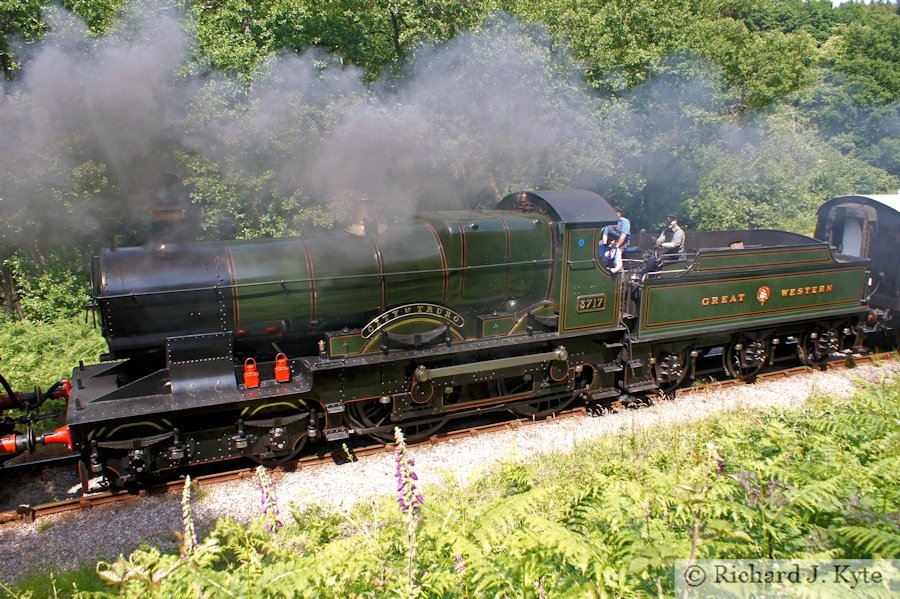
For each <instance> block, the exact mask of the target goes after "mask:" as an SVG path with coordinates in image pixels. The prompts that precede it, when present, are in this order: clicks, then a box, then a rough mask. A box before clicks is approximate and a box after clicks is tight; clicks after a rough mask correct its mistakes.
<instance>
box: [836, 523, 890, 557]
mask: <svg viewBox="0 0 900 599" xmlns="http://www.w3.org/2000/svg"><path fill="white" fill-rule="evenodd" d="M837 531H838V532H839V533H840V534H842V535H844V536H845V537H847V538H848V539H849V540H850V541H852V542H853V544H854V545H856V546H857V547H859V548H860V549H862V550H863V551H864V552H865V557H885V558H895V557H896V556H898V555H900V534H898V532H897V530H896V528H895V529H894V530H892V531H889V530H881V529H880V528H875V527H873V526H841V527H838V528H837ZM859 557H863V556H859Z"/></svg>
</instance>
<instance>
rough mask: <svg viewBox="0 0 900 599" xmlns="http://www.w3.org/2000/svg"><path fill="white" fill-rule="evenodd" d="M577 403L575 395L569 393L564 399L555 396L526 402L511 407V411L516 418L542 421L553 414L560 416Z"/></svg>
mask: <svg viewBox="0 0 900 599" xmlns="http://www.w3.org/2000/svg"><path fill="white" fill-rule="evenodd" d="M573 401H575V394H574V393H567V394H565V395H564V396H562V397H559V396H553V397H545V398H542V399H535V400H532V401H524V402H521V403H517V404H513V405H511V406H509V411H510V412H512V413H513V414H515V415H516V416H524V417H525V418H533V419H535V420H540V419H541V418H546V417H547V416H552V415H553V414H558V413H560V412H562V411H563V410H565V409H566V408H567V407H569V404H571V403H572V402H573Z"/></svg>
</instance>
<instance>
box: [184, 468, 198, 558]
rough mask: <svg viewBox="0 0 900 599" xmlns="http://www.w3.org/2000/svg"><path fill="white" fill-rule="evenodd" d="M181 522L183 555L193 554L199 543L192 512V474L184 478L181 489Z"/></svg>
mask: <svg viewBox="0 0 900 599" xmlns="http://www.w3.org/2000/svg"><path fill="white" fill-rule="evenodd" d="M181 522H182V526H183V530H184V532H183V533H182V535H181V557H187V556H188V555H190V554H191V552H192V551H193V549H194V547H195V546H196V545H197V544H198V541H197V531H196V530H195V529H194V516H193V513H192V512H191V475H190V474H188V475H187V476H186V477H185V479H184V487H182V490H181Z"/></svg>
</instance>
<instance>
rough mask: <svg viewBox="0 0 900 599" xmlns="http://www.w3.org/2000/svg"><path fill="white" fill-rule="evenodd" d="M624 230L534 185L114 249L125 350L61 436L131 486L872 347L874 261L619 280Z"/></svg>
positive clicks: (792, 248) (701, 238)
mask: <svg viewBox="0 0 900 599" xmlns="http://www.w3.org/2000/svg"><path fill="white" fill-rule="evenodd" d="M616 221H617V216H616V214H615V212H614V211H613V209H612V208H611V207H610V205H609V204H608V203H607V202H606V201H605V200H604V199H603V198H602V197H600V196H599V195H597V194H595V193H592V192H588V191H540V192H521V193H515V194H511V195H509V196H507V197H506V198H504V199H503V200H502V201H501V202H500V203H499V204H498V205H497V207H496V209H494V210H490V211H456V212H422V213H419V214H417V215H416V217H415V219H414V220H412V221H411V222H408V223H404V224H400V225H394V226H382V225H380V224H379V223H378V222H376V221H375V220H374V219H366V218H363V219H362V220H361V222H360V223H357V225H356V226H355V227H354V228H353V229H352V230H347V231H336V232H332V233H329V234H322V235H317V236H309V237H301V238H290V239H277V240H260V241H243V242H219V243H188V242H184V241H179V240H177V239H162V240H160V239H157V240H155V241H154V242H153V243H150V244H148V245H146V246H143V247H136V248H118V249H109V250H105V251H104V252H103V253H102V254H101V255H100V257H99V260H98V263H97V266H96V269H95V274H94V276H93V278H94V283H93V284H94V295H95V301H96V307H97V310H98V313H99V315H100V320H101V323H102V329H103V334H104V335H105V337H106V339H107V341H108V344H109V349H110V353H109V354H108V355H107V356H106V357H105V358H106V360H105V361H103V362H101V363H100V364H96V365H90V366H85V365H80V366H79V367H78V368H76V369H75V371H74V372H73V377H72V382H71V384H72V388H71V395H70V399H69V407H68V413H67V425H66V427H64V430H63V429H61V431H62V432H60V431H58V432H57V433H58V436H57V437H50V438H48V440H47V442H61V441H59V440H58V439H63V440H65V441H66V442H68V443H70V444H71V445H72V446H73V447H75V448H76V449H77V450H79V451H80V452H81V453H82V458H83V460H82V465H83V473H84V475H85V477H87V476H89V475H90V474H92V473H100V472H103V473H105V474H106V476H107V477H108V478H110V479H111V480H113V481H114V482H117V483H119V484H124V483H128V482H132V481H136V480H141V479H142V478H145V477H148V476H153V475H155V474H158V473H160V472H162V471H165V470H172V469H180V468H183V467H184V466H186V465H190V464H198V463H203V462H209V461H215V460H222V459H230V458H236V457H248V458H251V459H253V460H256V461H258V462H260V463H263V464H276V463H279V462H283V461H286V460H290V459H292V458H293V457H295V456H296V455H298V454H299V453H300V452H302V451H303V449H304V447H305V446H306V445H307V444H308V443H310V442H317V443H320V442H326V441H341V440H345V439H348V438H351V437H357V436H370V437H373V438H376V439H381V440H389V439H391V438H392V431H393V429H394V427H395V426H399V427H401V428H402V429H404V430H405V432H406V434H407V436H408V437H409V438H412V439H417V438H422V437H425V436H428V435H431V434H434V433H435V432H437V431H438V430H439V429H440V428H441V427H442V426H444V425H445V424H446V423H447V422H448V421H450V420H451V419H458V418H466V417H471V416H473V415H476V414H484V413H488V412H496V411H509V412H512V413H514V414H517V415H520V416H526V417H542V416H545V415H548V414H551V413H554V412H557V411H560V410H562V409H564V408H565V407H566V406H568V405H569V404H570V403H571V402H573V401H574V400H576V399H581V400H583V401H586V402H596V401H599V400H603V399H608V398H617V397H620V396H629V395H632V394H638V393H644V392H652V391H656V390H658V389H663V390H668V389H672V388H675V387H677V386H678V385H680V384H683V383H684V382H685V381H686V380H688V379H690V378H691V377H693V376H694V375H695V374H696V373H697V372H698V368H699V366H700V365H701V364H703V363H704V362H709V361H710V360H719V363H720V364H721V366H722V367H724V368H725V369H726V370H727V371H728V372H729V373H731V374H732V375H734V376H737V377H750V376H753V374H755V373H756V372H757V371H758V370H759V369H760V368H762V367H763V365H764V364H766V363H768V362H770V361H772V360H773V359H774V357H775V356H776V354H777V353H778V352H780V351H784V348H796V351H797V352H799V354H800V356H801V358H802V359H803V360H804V361H806V362H807V363H816V362H820V361H823V360H825V359H826V358H827V357H828V356H829V355H830V354H832V353H833V352H835V351H838V350H841V349H843V348H845V347H847V346H849V345H853V344H854V343H856V342H857V332H858V331H859V324H860V322H861V320H862V319H863V318H865V316H866V313H867V308H866V306H865V305H864V298H865V288H866V284H867V276H868V272H867V261H866V260H864V259H859V258H851V257H846V256H841V257H839V259H838V257H836V256H835V255H833V254H832V253H831V250H830V248H829V246H828V245H827V244H825V243H822V242H819V241H816V240H814V239H812V238H809V237H805V236H802V235H797V234H792V233H786V232H781V231H728V232H715V233H705V234H691V235H690V236H689V248H688V252H687V253H685V254H684V255H682V256H680V257H679V259H677V260H671V261H668V262H663V263H662V264H661V266H659V267H658V268H656V269H654V270H648V269H647V268H646V267H645V266H644V262H643V261H642V260H640V259H635V260H628V268H627V269H626V271H625V272H624V273H618V274H612V273H610V272H609V271H608V270H607V269H606V268H605V267H604V266H603V265H602V264H601V262H600V260H599V256H598V245H599V243H600V232H601V229H602V228H603V227H604V226H605V225H608V224H614V223H615V222H616ZM648 249H649V248H648ZM719 356H720V357H719ZM13 437H14V435H13ZM24 445H25V444H23V443H18V445H17V442H16V440H15V439H12V441H10V440H9V438H6V442H5V444H0V453H2V452H3V451H6V450H5V449H2V448H9V447H18V446H24ZM13 451H16V450H15V449H12V450H9V453H11V452H13Z"/></svg>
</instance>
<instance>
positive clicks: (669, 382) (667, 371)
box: [653, 352, 688, 393]
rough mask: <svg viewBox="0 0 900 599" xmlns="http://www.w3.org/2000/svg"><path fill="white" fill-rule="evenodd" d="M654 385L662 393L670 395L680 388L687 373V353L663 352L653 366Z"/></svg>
mask: <svg viewBox="0 0 900 599" xmlns="http://www.w3.org/2000/svg"><path fill="white" fill-rule="evenodd" d="M653 370H654V373H655V376H656V384H657V385H659V390H660V391H662V392H663V393H671V392H672V391H674V390H675V389H677V388H678V387H680V386H681V383H683V382H684V379H685V377H686V376H687V373H688V367H687V352H677V353H674V354H673V353H669V352H663V353H661V354H660V355H659V357H658V358H657V359H656V362H655V363H654V365H653Z"/></svg>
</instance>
